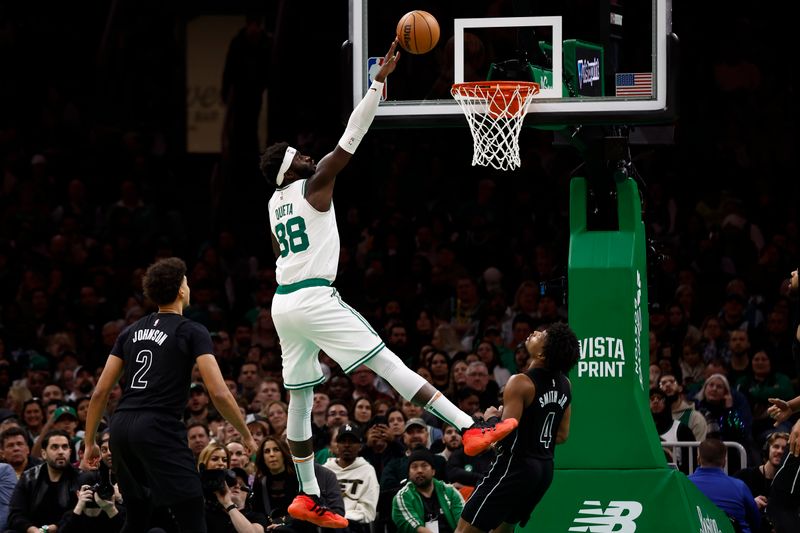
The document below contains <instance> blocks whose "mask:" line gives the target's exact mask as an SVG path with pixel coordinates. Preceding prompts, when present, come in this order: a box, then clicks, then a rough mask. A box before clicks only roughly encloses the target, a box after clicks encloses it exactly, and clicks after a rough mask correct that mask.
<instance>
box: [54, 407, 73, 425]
mask: <svg viewBox="0 0 800 533" xmlns="http://www.w3.org/2000/svg"><path fill="white" fill-rule="evenodd" d="M64 415H67V416H71V417H72V418H74V419H75V420H78V413H76V412H75V409H73V408H72V407H70V406H69V405H62V406H61V407H57V408H56V410H55V411H54V412H53V420H55V421H56V422H57V421H58V419H59V418H61V417H62V416H64Z"/></svg>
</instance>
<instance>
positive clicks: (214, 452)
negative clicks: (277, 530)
mask: <svg viewBox="0 0 800 533" xmlns="http://www.w3.org/2000/svg"><path fill="white" fill-rule="evenodd" d="M230 462H231V461H230V455H229V453H228V450H227V449H226V448H225V447H224V446H222V445H221V444H219V443H217V442H215V441H212V442H211V443H209V445H208V446H206V447H205V448H203V451H201V452H200V455H198V456H197V469H198V470H199V471H200V478H201V479H202V483H203V494H204V496H205V499H206V524H207V525H208V531H214V532H215V533H216V532H219V533H263V532H264V531H265V530H266V527H267V525H268V522H267V520H266V517H265V516H263V515H259V514H258V513H255V512H253V511H251V510H249V509H247V507H246V505H245V504H246V502H247V495H248V493H249V491H250V487H249V486H247V484H246V481H245V479H246V477H247V475H246V473H244V471H242V470H241V469H238V468H237V469H236V471H235V472H225V473H223V472H219V471H221V470H226V471H227V470H229V468H230V467H231V464H230ZM218 472H219V473H218ZM231 474H233V478H231ZM214 488H216V489H217V490H214Z"/></svg>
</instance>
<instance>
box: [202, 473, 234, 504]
mask: <svg viewBox="0 0 800 533" xmlns="http://www.w3.org/2000/svg"><path fill="white" fill-rule="evenodd" d="M200 485H201V486H202V488H203V494H204V495H205V496H206V499H211V497H213V495H214V493H215V492H221V491H223V490H225V485H227V486H228V487H233V486H234V485H236V474H235V473H234V472H233V470H230V469H227V468H220V469H214V470H209V469H207V468H205V467H204V466H203V465H200Z"/></svg>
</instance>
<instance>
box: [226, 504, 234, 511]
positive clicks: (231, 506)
mask: <svg viewBox="0 0 800 533" xmlns="http://www.w3.org/2000/svg"><path fill="white" fill-rule="evenodd" d="M234 509H236V504H235V503H232V504H230V505H229V506H227V507H226V508H225V512H226V513H230V512H231V511H233V510H234Z"/></svg>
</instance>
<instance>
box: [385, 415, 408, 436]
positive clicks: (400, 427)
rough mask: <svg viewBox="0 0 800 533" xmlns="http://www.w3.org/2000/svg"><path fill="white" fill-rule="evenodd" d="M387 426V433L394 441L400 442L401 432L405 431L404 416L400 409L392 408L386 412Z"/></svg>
mask: <svg viewBox="0 0 800 533" xmlns="http://www.w3.org/2000/svg"><path fill="white" fill-rule="evenodd" d="M386 420H387V425H388V426H389V433H391V435H392V437H394V439H395V440H396V441H399V442H402V440H403V432H404V431H405V429H406V415H405V414H403V411H402V409H400V408H399V407H392V408H390V409H389V410H388V411H386Z"/></svg>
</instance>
